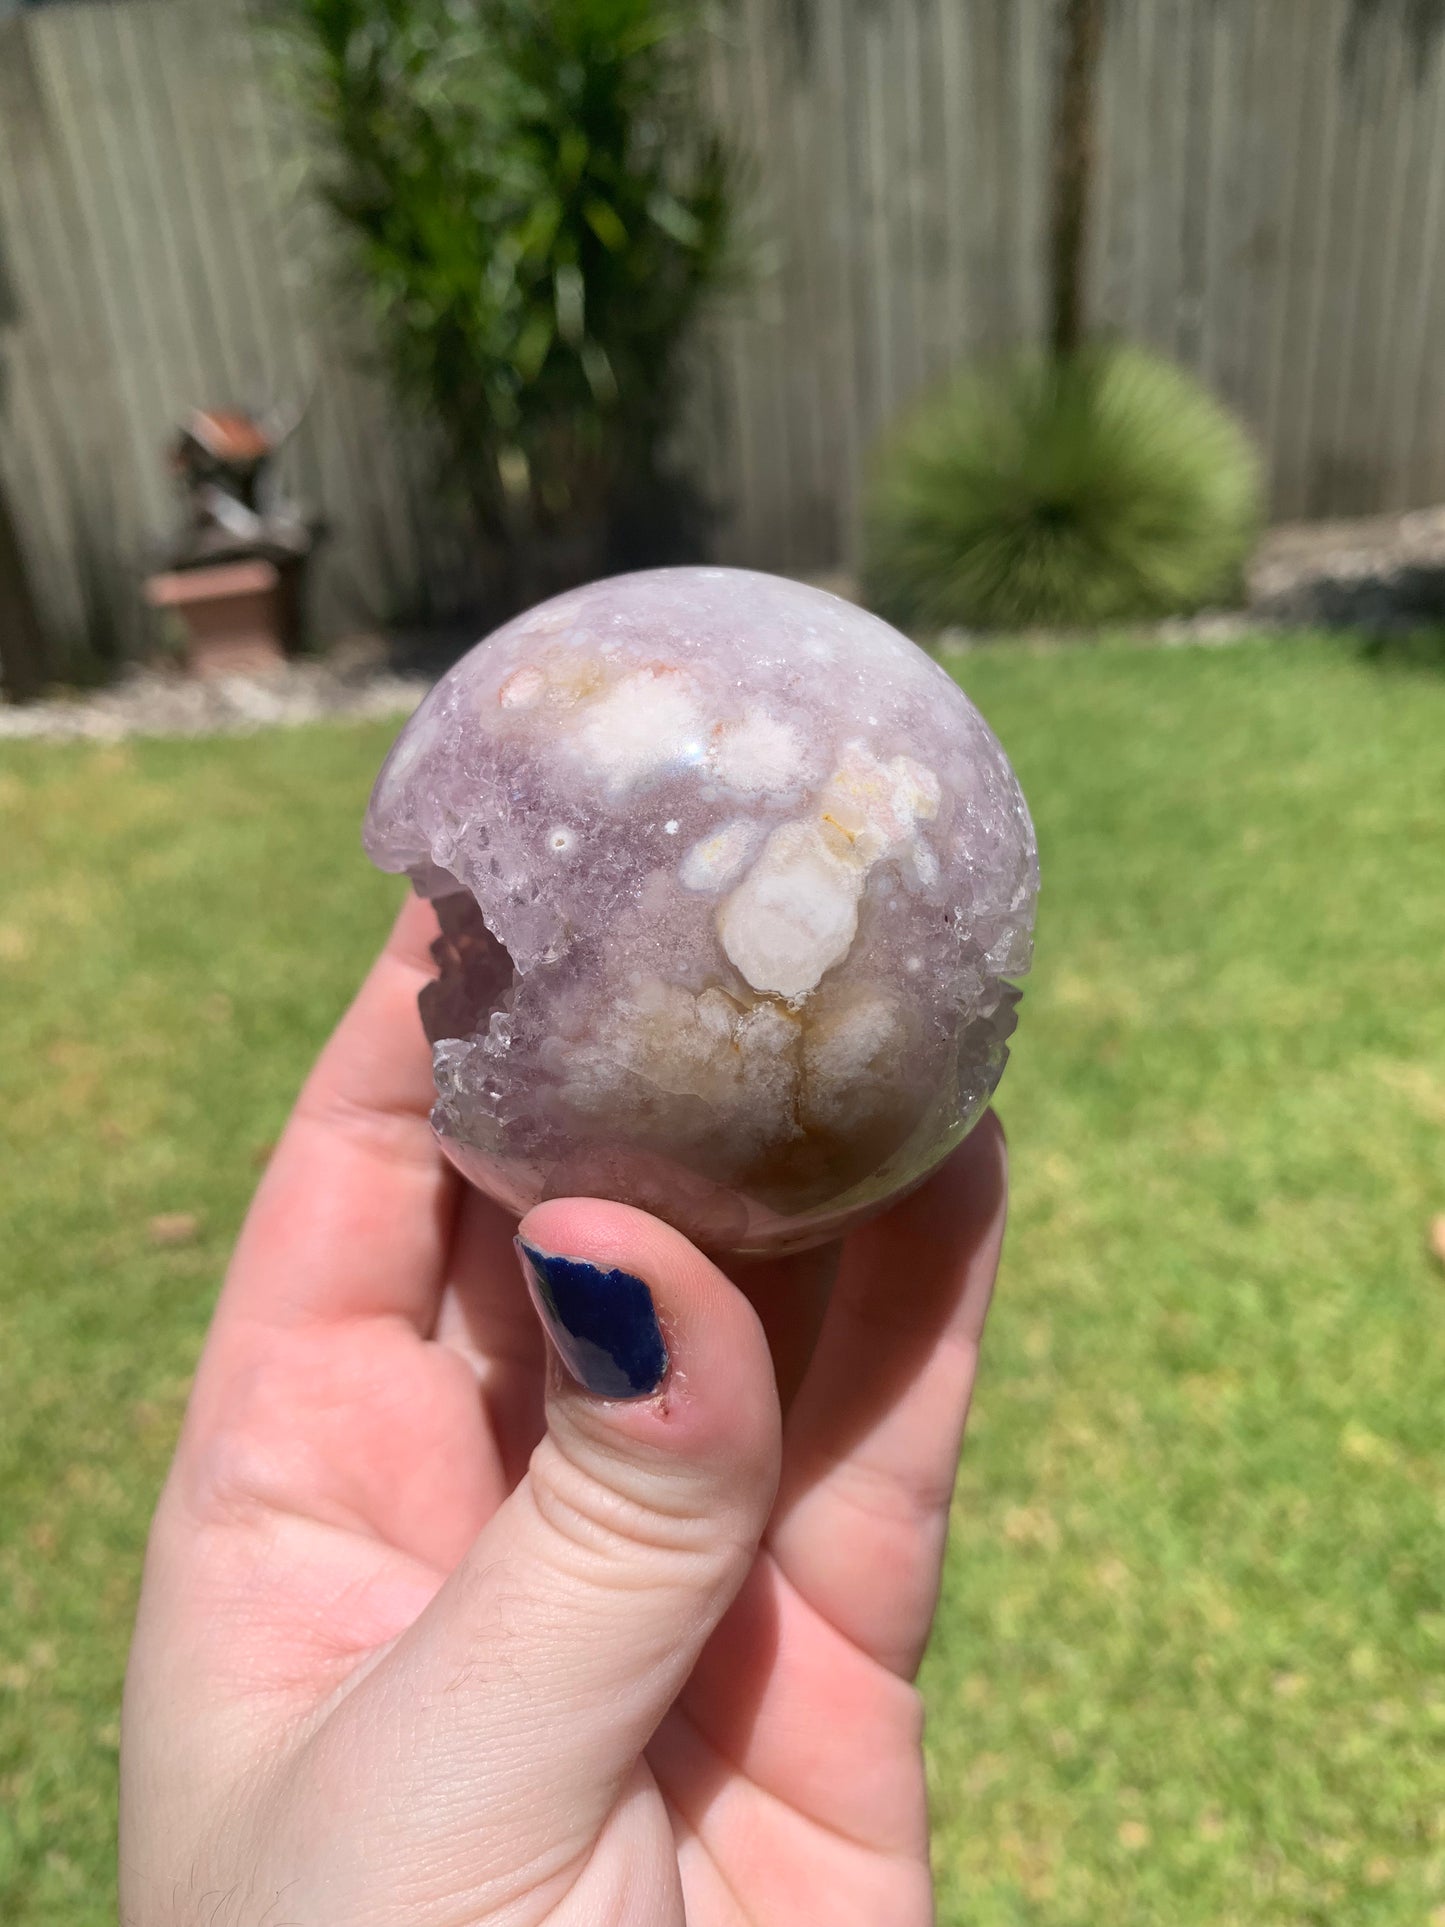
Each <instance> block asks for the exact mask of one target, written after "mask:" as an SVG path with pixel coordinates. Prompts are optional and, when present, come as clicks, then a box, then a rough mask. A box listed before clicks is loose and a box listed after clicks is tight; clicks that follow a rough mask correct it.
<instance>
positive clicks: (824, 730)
mask: <svg viewBox="0 0 1445 1927" xmlns="http://www.w3.org/2000/svg"><path fill="white" fill-rule="evenodd" d="M365 841H366V848H367V850H368V852H369V854H370V855H371V857H372V859H373V860H374V861H375V862H376V863H378V864H379V865H380V866H381V867H382V868H383V869H386V870H396V871H405V872H407V873H408V874H409V875H410V876H411V878H412V880H413V882H414V884H415V886H416V888H417V889H418V890H419V891H421V892H422V893H423V894H424V895H425V896H428V897H430V898H432V899H433V901H434V903H435V906H436V911H437V915H438V918H439V920H440V923H441V931H442V934H441V938H440V940H439V942H438V943H437V944H436V945H435V947H434V954H435V956H436V960H437V963H438V966H439V975H438V977H437V979H436V981H435V982H434V983H432V984H430V985H428V986H427V988H426V989H425V990H424V991H423V993H422V997H421V1011H422V1020H423V1023H424V1025H425V1027H426V1032H427V1035H428V1037H429V1038H430V1040H431V1044H432V1050H433V1059H434V1068H435V1074H436V1088H437V1102H436V1109H435V1111H434V1112H433V1123H434V1124H435V1127H436V1129H437V1131H438V1133H439V1134H440V1137H441V1141H442V1143H443V1145H444V1146H445V1148H446V1151H447V1153H448V1155H449V1156H450V1157H451V1158H452V1160H453V1162H454V1163H455V1164H457V1165H458V1166H459V1168H460V1169H461V1170H462V1171H463V1172H464V1173H465V1174H466V1175H467V1176H468V1177H469V1178H470V1179H472V1180H473V1182H474V1183H476V1184H477V1185H478V1186H480V1188H481V1189H482V1190H484V1191H486V1192H489V1193H490V1194H491V1195H492V1196H493V1197H495V1198H497V1199H499V1200H500V1201H501V1202H502V1203H503V1204H504V1205H506V1206H508V1207H509V1208H510V1209H511V1210H513V1211H516V1212H519V1213H520V1212H522V1211H525V1210H526V1209H528V1208H529V1207H530V1206H531V1205H533V1204H535V1203H536V1202H537V1201H538V1200H539V1199H541V1198H544V1197H560V1196H576V1195H581V1196H597V1197H610V1198H619V1199H622V1200H624V1201H625V1202H627V1203H631V1204H637V1205H641V1206H642V1207H644V1208H645V1209H647V1210H649V1211H653V1212H656V1213H657V1214H658V1215H659V1216H661V1217H664V1218H667V1219H668V1220H670V1221H671V1222H672V1223H673V1224H675V1225H677V1226H678V1227H679V1228H680V1229H681V1230H683V1231H685V1232H686V1233H688V1235H689V1236H691V1237H692V1238H694V1239H696V1240H697V1241H698V1242H699V1243H701V1244H703V1245H705V1246H707V1247H709V1248H710V1249H713V1250H722V1251H743V1252H764V1251H784V1250H795V1249H799V1248H801V1247H803V1246H806V1245H808V1244H812V1243H815V1242H818V1241H820V1240H822V1239H824V1238H827V1237H830V1236H833V1235H834V1234H836V1233H837V1232H838V1231H840V1230H842V1229H844V1228H845V1227H846V1226H848V1225H849V1224H851V1223H853V1222H855V1221H857V1220H859V1219H861V1218H863V1217H865V1216H867V1215H868V1214H869V1213H871V1212H872V1211H874V1210H876V1209H878V1208H879V1206H881V1205H882V1204H884V1203H886V1202H887V1201H888V1200H889V1199H890V1198H892V1197H894V1196H896V1195H898V1194H899V1193H901V1192H903V1191H905V1190H907V1189H908V1188H909V1187H910V1186H911V1185H913V1184H916V1183H917V1182H918V1181H919V1180H920V1179H921V1178H923V1177H924V1176H926V1175H927V1173H928V1172H929V1171H930V1170H931V1169H932V1168H933V1166H934V1165H936V1164H937V1163H938V1162H939V1160H940V1159H941V1158H943V1157H944V1156H945V1155H946V1154H947V1153H948V1151H949V1150H951V1149H952V1147H953V1146H954V1145H955V1144H957V1143H958V1141H959V1140H960V1138H962V1137H963V1135H964V1134H965V1132H966V1131H967V1130H968V1128H969V1126H970V1125H971V1124H972V1123H973V1122H974V1121H975V1120H976V1119H977V1117H978V1116H979V1114H980V1112H981V1111H982V1110H983V1108H984V1106H985V1105H986V1103H987V1102H988V1099H989V1097H990V1095H991V1094H992V1092H993V1089H994V1087H995V1085H996V1084H997V1083H998V1080H999V1077H1000V1074H1001V1073H1002V1070H1003V1066H1004V1061H1005V1058H1006V1056H1007V1049H1006V1040H1007V1038H1008V1036H1009V1034H1010V1032H1011V1031H1012V1030H1013V1028H1014V1022H1015V1016H1014V1006H1015V1004H1016V1002H1017V998H1018V992H1017V990H1016V989H1015V988H1014V985H1013V983H1012V979H1014V978H1016V977H1017V976H1019V975H1020V974H1022V973H1023V972H1024V971H1026V970H1027V969H1028V965H1029V957H1030V944H1031V930H1032V924H1033V913H1034V901H1035V897H1036V895H1037V891H1038V857H1037V850H1036V846H1035V842H1034V834H1033V827H1032V825H1031V823H1030V821H1029V814H1028V809H1027V807H1026V805H1025V803H1024V799H1023V795H1022V793H1021V792H1020V790H1019V786H1018V783H1017V781H1016V780H1015V778H1014V774H1013V771H1012V770H1011V769H1010V767H1009V764H1008V759H1007V758H1006V757H1005V755H1004V752H1003V750H1002V749H1001V747H1000V746H999V743H998V741H997V739H996V738H995V737H994V735H993V734H992V732H991V731H990V730H989V728H988V726H987V725H986V724H985V722H984V721H983V718H982V717H981V716H980V715H979V714H978V711H977V710H976V709H975V708H974V707H973V705H972V704H971V703H970V702H969V701H968V699H967V698H966V697H965V696H964V694H963V692H962V691H961V690H960V689H959V688H958V687H957V685H956V684H955V683H954V682H953V681H952V679H951V678H950V677H949V676H948V675H947V674H946V673H945V672H944V671H943V670H942V669H941V668H940V667H939V666H938V665H937V664H936V663H935V662H933V661H932V660H931V659H930V658H929V657H928V656H926V655H925V654H924V653H923V652H922V650H920V649H918V648H916V647H915V646H914V645H913V644H912V643H911V642H909V641H908V640H906V638H905V637H903V636H901V635H899V634H898V633H897V631H896V630H894V629H891V628H889V627H888V625H887V624H886V623H883V622H880V621H878V619H877V618H876V617H874V616H871V615H868V614H866V613H865V612H864V611H863V610H861V609H858V608H855V607H854V606H853V605H852V604H851V603H848V602H844V601H841V600H840V599H839V598H837V597H836V596H831V595H827V594H825V593H824V592H822V591H821V590H818V589H813V588H808V587H805V586H803V585H801V584H799V583H796V582H790V581H785V580H782V579H780V578H777V577H773V576H767V575H756V574H752V573H749V572H746V571H742V570H735V569H707V568H698V569H660V570H655V571H652V572H650V573H647V574H642V575H631V576H620V577H617V578H615V579H614V580H611V581H607V582H598V583H594V584H593V585H591V586H590V587H588V588H585V589H578V590H574V591H572V592H571V593H569V594H567V595H563V596H559V597H558V598H557V599H556V600H555V601H552V602H548V603H545V604H544V605H542V606H541V607H540V608H537V609H533V610H532V611H530V612H529V613H528V614H527V615H524V616H521V617H519V618H518V619H517V620H516V621H514V622H511V623H509V624H508V625H507V626H506V627H505V628H503V629H500V630H498V631H497V633H496V634H495V635H494V636H492V637H490V638H489V639H488V640H487V641H485V642H482V643H479V644H478V645H477V647H476V648H475V649H473V650H472V651H471V652H470V654H468V655H466V656H464V657H463V658H462V660H461V661H460V662H459V663H458V664H457V665H456V666H455V668H453V669H452V670H451V671H450V672H449V673H448V674H447V675H446V676H444V677H443V678H442V680H441V681H440V682H439V683H438V684H437V685H436V687H435V688H434V689H433V690H432V691H431V693H430V694H429V695H428V697H427V699H426V701H425V702H424V703H423V704H422V706H421V708H420V709H419V710H418V711H417V713H416V714H415V716H413V717H412V719H411V721H410V722H409V723H408V724H407V726H406V727H405V729H403V731H402V733H401V735H400V736H399V737H398V738H397V741H396V743H395V745H394V746H393V748H392V751H391V754H390V755H389V756H388V758H387V760H386V762H385V764H384V765H383V767H382V770H381V774H380V775H379V776H378V778H377V782H376V788H375V790H374V792H373V795H372V799H371V808H370V811H369V812H368V815H367V820H366V830H365Z"/></svg>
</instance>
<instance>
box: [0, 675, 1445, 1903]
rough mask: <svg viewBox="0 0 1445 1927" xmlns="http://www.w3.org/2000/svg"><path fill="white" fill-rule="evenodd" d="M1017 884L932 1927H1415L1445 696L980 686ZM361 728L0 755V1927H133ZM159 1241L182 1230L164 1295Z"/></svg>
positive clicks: (1423, 1825) (1428, 1776)
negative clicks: (188, 1422) (194, 1526)
mask: <svg viewBox="0 0 1445 1927" xmlns="http://www.w3.org/2000/svg"><path fill="white" fill-rule="evenodd" d="M962 679H963V681H964V682H965V684H966V685H967V686H968V687H969V689H970V691H971V692H972V693H973V694H974V695H975V696H976V698H977V699H978V700H979V702H980V703H981V705H982V707H983V708H984V710H985V712H986V714H988V715H989V717H990V719H991V720H992V721H993V722H994V724H995V726H996V727H997V728H998V730H999V731H1000V733H1001V735H1002V736H1003V737H1004V739H1005V741H1006V742H1007V744H1008V746H1009V748H1010V750H1011V752H1012V753H1013V755H1014V758H1015V761H1016V763H1017V766H1018V769H1019V772H1020V775H1021V777H1022V779H1023V781H1024V784H1025V787H1026V789H1027V790H1028V793H1029V796H1030V798H1031V800H1032V802H1033V804H1034V807H1035V812H1036V816H1037V819H1038V824H1039V831H1040V838H1041V843H1042V848H1043V858H1044V864H1045V890H1046V894H1045V899H1044V908H1043V917H1042V926H1041V931H1040V960H1039V967H1038V971H1037V973H1036V976H1035V978H1034V979H1033V981H1032V982H1031V984H1030V987H1029V991H1028V995H1027V997H1026V999H1025V1003H1024V1007H1023V1026H1022V1030H1021V1032H1020V1036H1019V1040H1018V1047H1017V1051H1016V1059H1015V1062H1014V1064H1013V1066H1012V1067H1011V1069H1010V1071H1009V1074H1008V1077H1007V1079H1006V1080H1005V1084H1004V1087H1003V1093H1002V1103H1001V1109H1002V1112H1003V1114H1004V1117H1005V1120H1006V1122H1007V1124H1008V1127H1009V1131H1010V1137H1011V1142H1012V1147H1013V1160H1014V1165H1013V1168H1014V1185H1015V1191H1014V1197H1015V1204H1014V1217H1013V1227H1012V1231H1011V1239H1010V1246H1009V1252H1008V1257H1007V1261H1006V1276H1005V1280H1004V1284H1003V1288H1002V1291H1001V1295H1000V1299H999V1304H998V1308H997V1312H996V1315H995V1318H994V1322H993V1325H992V1327H991V1331H990V1345H989V1352H988V1358H987V1364H986V1369H985V1374H984V1379H983V1383H982V1386H981V1390H980V1395H979V1399H978V1406H977V1412H976V1424H975V1428H974V1430H973V1433H972V1435H971V1444H970V1446H969V1449H968V1450H967V1452H966V1453H965V1457H964V1467H963V1473H962V1478H961V1482H960V1488H959V1496H958V1501H957V1517H956V1525H955V1532H954V1540H953V1550H952V1556H951V1560H950V1565H949V1571H948V1577H947V1584H946V1591H945V1598H944V1605H943V1610H942V1614H941V1617H940V1622H939V1629H938V1635H937V1638H936V1641H935V1645H934V1649H933V1652H932V1654H931V1656H930V1659H929V1662H928V1665H927V1670H926V1673H925V1686H926V1690H927V1696H928V1702H929V1706H930V1709H931V1725H930V1745H931V1765H932V1777H933V1786H934V1798H935V1811H936V1854H937V1862H938V1868H939V1876H940V1888H941V1918H942V1920H943V1921H944V1922H945V1923H947V1924H948V1927H964V1924H965V1923H967V1927H1015V1924H1016V1923H1017V1924H1019V1927H1022V1923H1029V1927H1084V1924H1085V1923H1088V1927H1097V1923H1099V1922H1103V1921H1107V1922H1109V1923H1110V1927H1136V1924H1137V1927H1146V1923H1147V1924H1148V1927H1153V1924H1154V1923H1161V1922H1168V1923H1170V1927H1205V1923H1208V1924H1209V1927H1220V1924H1221V1923H1240V1927H1245V1924H1246V1923H1247V1924H1248V1927H1255V1924H1256V1923H1291V1927H1296V1924H1298V1927H1303V1924H1304V1923H1331V1927H1333V1924H1334V1923H1342V1922H1349V1923H1351V1924H1352V1927H1353V1924H1354V1923H1362V1924H1364V1927H1382V1924H1383V1923H1391V1924H1392V1927H1395V1924H1398V1927H1406V1924H1407V1923H1408V1924H1409V1927H1420V1924H1421V1923H1441V1922H1445V1821H1442V1818H1441V1815H1442V1814H1445V1651H1442V1646H1445V1597H1442V1586H1441V1580H1442V1574H1445V1556H1442V1545H1445V1537H1442V1526H1445V1470H1442V1456H1441V1442H1442V1413H1445V1343H1442V1339H1441V1324H1442V1317H1445V1280H1442V1278H1441V1277H1440V1275H1439V1273H1438V1272H1437V1271H1435V1270H1434V1269H1433V1268H1432V1266H1431V1264H1430V1261H1429V1260H1428V1258H1427V1257H1426V1255H1425V1250H1424V1235H1425V1231H1426V1226H1427V1223H1428V1220H1429V1218H1430V1216H1431V1214H1432V1213H1433V1212H1435V1211H1440V1210H1445V1157H1442V1141H1445V998H1442V995H1441V991H1442V988H1445V983H1442V978H1445V963H1442V958H1445V864H1442V856H1445V830H1442V802H1445V795H1442V786H1441V781H1440V773H1441V769H1442V760H1441V743H1442V742H1445V679H1442V678H1439V677H1432V676H1430V675H1428V674H1424V673H1407V672H1401V673H1399V674H1394V675H1392V674H1389V673H1386V672H1385V671H1384V670H1383V669H1381V668H1380V667H1379V666H1374V665H1370V664H1368V663H1366V662H1364V661H1363V660H1362V659H1361V657H1360V656H1359V654H1358V652H1356V651H1355V650H1353V649H1352V648H1350V647H1348V646H1346V645H1344V644H1335V643H1325V642H1319V643H1316V642H1310V641H1296V642H1289V643H1274V644H1264V643H1261V644H1258V645H1255V644H1248V645H1242V646H1240V647H1237V648H1233V649H1227V650H1214V651H1209V650H1188V651H1163V650H1158V649H1149V648H1139V647H1127V646H1122V645H1121V646H1115V647H1101V648H1098V649H1091V650H1080V651H1075V652H1063V653H1059V652H1055V653H1022V652H1009V651H1007V650H1004V649H999V650H992V651H988V652H981V653H979V654H977V655H975V656H971V657H968V658H966V659H965V660H964V662H963V664H962ZM388 733H389V732H388V730H387V729H386V728H384V727H381V728H377V727H367V728H355V729H340V728H334V729H315V730H311V731H307V732H305V733H304V734H278V735H261V736H257V737H254V738H251V739H247V740H239V741H228V742H212V743H138V744H134V745H130V746H127V747H124V748H89V747H65V748H44V747H36V746H23V747H14V748H11V749H10V750H8V751H7V752H6V753H5V754H4V756H3V758H0V852H3V856H0V870H3V896H0V1045H3V1049H0V1159H3V1163H0V1380H3V1387H4V1389H3V1397H0V1919H3V1920H4V1921H6V1922H7V1923H12V1922H13V1923H15V1927H61V1923H64V1927H92V1924H94V1927H99V1923H102V1922H105V1921H109V1920H111V1919H113V1894H112V1877H111V1855H112V1845H111V1840H112V1827H113V1804H114V1791H115V1744H116V1728H115V1717H116V1699H117V1692H118V1685H119V1679H120V1672H121V1667H122V1663H123V1657H124V1650H125V1645H126V1640H127V1636H128V1629H129V1619H130V1615H131V1611H132V1606H133V1600H134V1595H135V1586H136V1580H137V1569H138V1562H139V1556H140V1549H141V1543H142V1537H143V1533H144V1530H145V1523H146V1518H147V1515H148V1512H149V1509H150V1506H151V1504H152V1501H153V1498H154V1494H155V1491H156V1487H157V1484H158V1482H159V1480H160V1478H161V1476H162V1473H163V1470H164V1466H165V1462H166V1459H167V1456H168V1453H169V1450H170V1447H171V1442H172V1438H173V1435H174V1431H175V1427H176V1424H177V1421H178V1418H179V1415H180V1411H181V1407H182V1402H183V1399H184V1396H185V1391H186V1385H187V1380H188V1375H189V1373H190V1370H191V1366H192V1363H193V1360H194V1358H195V1354H196V1349H197V1346H198V1344H199V1342H200V1338H201V1334H202V1331H203V1328H204V1324H205V1320H206V1316H207V1311H208V1307H209V1305H210V1302H211V1298H212V1294H213V1292H214V1289H215V1283H216V1279H217V1275H218V1273H219V1271H220V1269H221V1266H222V1264H223V1262H224V1258H225V1254H226V1251H227V1248H228V1246H229V1244H230V1241H231V1238H232V1235H233V1233H234V1230H235V1227H236V1224H237V1221H238V1219H239V1217H240V1215H241V1213H242V1211H243V1209H244V1206H245V1202H246V1198H247V1194H248V1192H249V1190H250V1188H251V1186H252V1184H253V1182H254V1178H255V1172H256V1167H257V1165H258V1163H259V1161H260V1159H261V1158H262V1156H263V1155H264V1152H265V1149H266V1147H267V1146H268V1145H269V1143H270V1141H271V1140H272V1138H273V1137H274V1135H275V1133H276V1131H277V1129H278V1127H279V1125H280V1123H281V1120H282V1118H283V1116H284V1114H285V1111H286V1108H287V1105H288V1103H289V1100H290V1097H291V1095H292V1092H293V1090H294V1087H295V1084H296V1081H297V1079H298V1077H299V1075H300V1073H301V1071H302V1069H303V1067H304V1065H305V1063H306V1061H307V1059H308V1058H309V1056H310V1054H311V1052H312V1050H313V1049H314V1047H315V1046H316V1045H317V1044H318V1043H319V1041H320V1040H321V1038H322V1036H323V1035H324V1033H325V1032H326V1030H327V1028H328V1027H329V1025H330V1023H331V1022H332V1020H333V1018H334V1016H335V1014H336V1012H337V1011H338V1009H339V1008H340V1006H341V1004H342V1003H343V1001H344V1000H345V998H346V995H347V993H348V990H349V988H350V986H351V985H352V984H353V983H354V981H355V979H356V977H357V974H358V972H359V971H360V970H361V968H362V966H363V964H364V962H365V960H366V958H367V957H368V955H369V953H370V952H371V950H372V948H373V947H374V945H375V943H376V941H377V939H378V937H379V935H380V933H381V931H382V930H383V928H384V926H385V924H386V921H387V918H388V914H389V910H390V906H391V904H392V903H393V901H394V898H395V885H394V884H393V883H391V882H389V881H387V880H385V879H383V878H380V877H377V876H374V875H373V874H372V873H371V872H370V871H369V870H368V869H367V867H366V865H365V863H364V862H363V861H362V859H361V857H360V855H359V853H358V850H357V844H356V825H357V818H358V816H359V813H360V809H361V806H362V802H363V799H364V795H365V790H366V785H367V782H368V780H369V777H370V774H371V772H372V770H373V769H374V767H375V765H376V763H377V761H378V759H379V757H380V754H381V751H382V748H383V746H384V744H385V741H386V739H387V736H388ZM161 1213H189V1214H193V1216H194V1217H195V1219H196V1221H197V1225H196V1230H195V1235H194V1236H193V1237H192V1238H191V1239H190V1241H188V1242H181V1243H175V1244H161V1245H158V1244H156V1243H154V1242H153V1240H152V1235H151V1233H150V1231H149V1229H148V1227H149V1225H150V1221H151V1220H152V1218H153V1217H155V1216H156V1215H157V1214H161Z"/></svg>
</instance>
